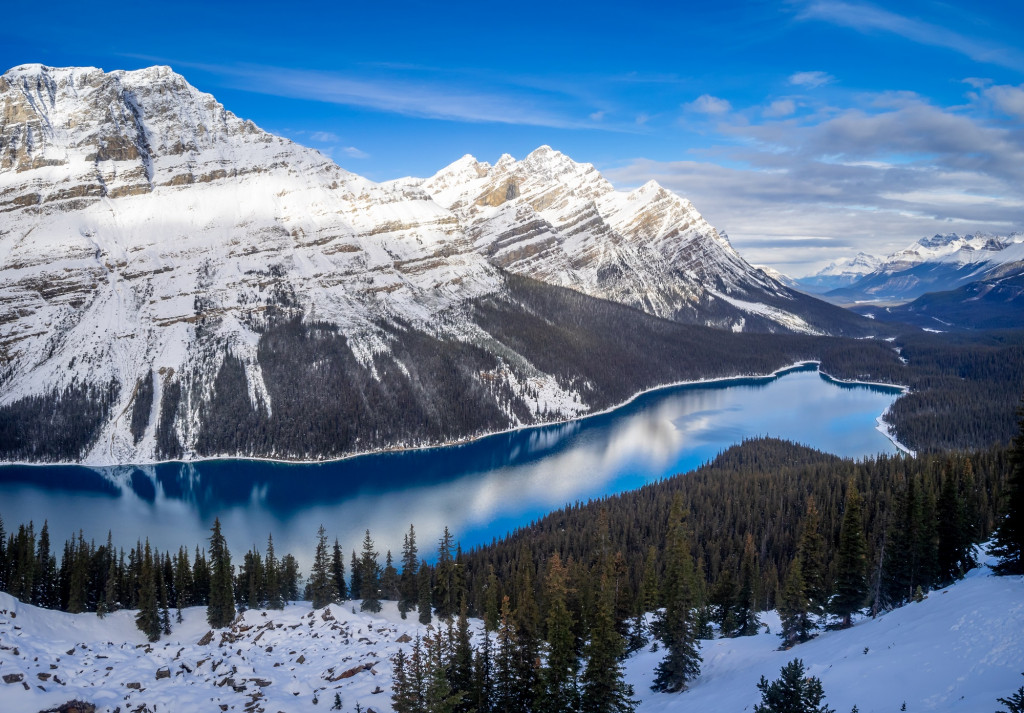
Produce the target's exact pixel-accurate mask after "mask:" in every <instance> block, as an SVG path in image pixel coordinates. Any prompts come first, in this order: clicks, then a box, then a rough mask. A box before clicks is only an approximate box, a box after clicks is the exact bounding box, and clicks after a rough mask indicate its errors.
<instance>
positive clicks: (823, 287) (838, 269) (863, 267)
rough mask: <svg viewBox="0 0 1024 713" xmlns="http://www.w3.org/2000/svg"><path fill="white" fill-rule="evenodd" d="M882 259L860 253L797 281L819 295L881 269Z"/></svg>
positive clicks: (802, 286)
mask: <svg viewBox="0 0 1024 713" xmlns="http://www.w3.org/2000/svg"><path fill="white" fill-rule="evenodd" d="M882 262H883V259H882V258H879V257H876V256H874V255H868V254H867V253H864V252H860V253H857V254H856V255H855V256H854V257H852V258H851V257H844V258H840V259H839V260H836V261H835V262H833V263H831V264H830V265H828V266H827V267H825V268H823V269H821V270H819V271H818V272H816V273H814V274H813V275H808V276H806V277H801V278H799V279H797V280H796V284H797V286H798V287H799V288H801V289H804V290H806V291H807V292H811V293H814V294H819V293H822V292H828V291H829V290H834V289H836V288H838V287H846V286H847V285H851V284H853V283H854V282H856V281H857V280H859V279H861V278H862V277H864V275H868V274H870V273H872V272H874V271H876V270H877V269H878V268H879V267H881V265H882Z"/></svg>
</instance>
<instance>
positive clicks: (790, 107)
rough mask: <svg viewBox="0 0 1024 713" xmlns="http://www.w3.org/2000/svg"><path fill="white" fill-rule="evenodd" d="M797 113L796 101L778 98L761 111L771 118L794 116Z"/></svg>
mask: <svg viewBox="0 0 1024 713" xmlns="http://www.w3.org/2000/svg"><path fill="white" fill-rule="evenodd" d="M795 113H796V102H795V101H793V100H792V99H776V100H775V101H773V102H772V103H771V104H769V105H768V106H767V107H765V109H764V111H762V112H761V114H762V115H764V116H766V117H768V118H770V119H777V118H781V117H784V116H792V115H793V114H795Z"/></svg>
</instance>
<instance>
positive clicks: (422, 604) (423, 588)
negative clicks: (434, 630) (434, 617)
mask: <svg viewBox="0 0 1024 713" xmlns="http://www.w3.org/2000/svg"><path fill="white" fill-rule="evenodd" d="M432 574H433V570H432V568H431V567H430V566H429V565H428V564H427V563H426V562H425V561H420V566H419V573H418V575H417V577H418V579H419V582H418V583H417V584H418V586H419V591H418V593H417V602H416V607H417V610H418V613H419V622H420V623H421V624H429V623H430V620H431V605H430V600H431V597H430V594H431V592H432V591H433V590H432V588H431V584H432V577H431V575H432Z"/></svg>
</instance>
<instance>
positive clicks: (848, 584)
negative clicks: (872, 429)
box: [830, 482, 868, 628]
mask: <svg viewBox="0 0 1024 713" xmlns="http://www.w3.org/2000/svg"><path fill="white" fill-rule="evenodd" d="M847 489H848V492H847V496H846V507H845V509H844V512H843V524H842V526H841V529H840V531H839V552H838V554H837V555H836V581H835V587H834V589H835V595H834V596H833V597H832V601H831V603H830V610H831V612H832V613H833V614H835V615H836V616H839V617H841V618H842V626H843V627H844V628H845V627H848V626H850V625H851V623H852V615H853V613H854V612H855V611H857V610H858V609H860V608H861V607H862V606H864V599H865V598H866V597H867V593H868V583H867V574H866V573H867V548H868V546H867V541H866V540H865V539H864V524H863V516H862V514H861V497H860V493H859V492H857V488H856V486H854V484H853V483H852V482H851V483H850V484H849V485H848V488H847Z"/></svg>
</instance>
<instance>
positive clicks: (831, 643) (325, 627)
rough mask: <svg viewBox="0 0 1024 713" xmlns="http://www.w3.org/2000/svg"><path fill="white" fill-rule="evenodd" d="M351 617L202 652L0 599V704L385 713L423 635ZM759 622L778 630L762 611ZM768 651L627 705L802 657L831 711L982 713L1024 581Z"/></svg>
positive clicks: (243, 638) (1016, 631)
mask: <svg viewBox="0 0 1024 713" xmlns="http://www.w3.org/2000/svg"><path fill="white" fill-rule="evenodd" d="M353 607H354V608H356V609H358V604H356V603H352V604H349V603H346V604H345V605H341V606H338V605H332V606H330V607H328V608H326V609H320V610H316V611H311V610H310V608H309V605H308V603H299V604H294V605H290V606H288V607H287V608H286V609H285V610H284V611H280V612H277V611H267V612H263V611H258V610H252V611H249V612H246V613H245V615H244V616H242V617H240V618H239V619H238V621H236V623H235V624H234V625H233V626H232V627H231V628H230V629H225V630H221V631H217V632H213V635H212V636H211V637H210V640H209V641H205V634H206V633H207V631H208V628H207V626H206V622H205V610H204V609H201V608H192V609H187V610H185V612H184V622H183V623H181V624H177V625H174V631H173V632H172V633H171V635H170V636H167V637H164V638H163V639H162V640H161V641H159V642H157V643H155V644H147V643H146V641H145V637H144V636H143V634H142V633H141V632H140V631H138V629H136V628H135V625H134V622H133V612H128V611H122V612H115V613H113V614H111V615H109V616H108V617H107V618H106V619H103V620H100V619H97V617H96V615H94V614H65V613H62V612H53V611H47V610H43V609H38V608H36V607H33V606H30V605H26V604H22V603H20V602H18V601H17V600H15V599H13V598H12V597H10V596H9V595H7V594H0V676H3V678H0V708H2V709H3V710H4V711H8V712H9V713H34V712H35V711H39V710H42V709H44V708H47V707H50V706H55V705H59V704H60V703H63V702H64V701H67V700H71V699H79V700H86V701H91V702H93V703H95V704H96V705H97V707H98V708H97V710H98V711H100V713H110V712H111V711H113V710H114V709H115V707H118V706H120V709H121V710H126V709H127V710H136V709H137V707H138V706H140V705H146V706H148V710H155V711H160V710H206V709H208V708H213V709H214V710H216V709H217V708H216V707H217V706H228V709H230V708H231V707H232V706H233V707H234V709H235V710H242V709H243V708H244V709H246V710H250V711H254V712H255V711H269V712H273V711H277V710H287V711H295V712H296V713H297V712H299V711H318V710H326V709H329V708H330V707H331V705H332V704H333V701H334V695H335V694H336V693H337V694H338V695H340V697H341V699H342V701H343V705H344V709H345V710H352V709H354V708H355V705H356V703H359V704H360V705H361V707H362V709H363V710H366V709H367V708H372V709H373V710H375V711H378V713H387V712H389V711H391V710H393V709H392V706H391V700H390V693H391V691H390V687H391V672H392V667H391V662H390V657H391V656H393V655H394V654H395V653H396V652H397V651H398V649H399V648H403V647H404V648H405V649H406V653H408V652H409V644H408V643H402V642H401V641H400V639H402V640H404V637H406V636H409V637H412V636H416V635H417V634H420V635H424V634H428V633H429V629H427V628H425V627H423V626H421V625H419V624H417V623H416V622H415V621H414V619H413V618H410V619H408V620H402V619H400V618H399V616H398V613H397V609H396V607H395V605H394V603H393V602H385V608H384V611H383V612H382V613H381V614H380V615H370V614H366V613H358V614H357V613H353V612H352V609H353ZM763 621H764V623H765V624H767V625H768V626H769V628H771V629H772V631H773V632H777V631H778V618H777V616H775V615H774V613H769V614H767V615H764V616H763ZM479 626H480V623H479V622H475V624H474V628H475V630H477V631H479ZM478 640H479V637H478ZM778 645H779V638H778V636H777V635H776V634H775V633H762V634H760V635H758V636H753V637H746V638H738V639H716V640H711V641H703V642H702V649H701V653H702V655H703V657H704V664H703V667H702V671H701V675H700V676H699V677H698V678H697V679H696V680H694V681H693V682H692V683H691V685H690V689H689V690H688V691H685V692H683V693H678V694H663V693H653V692H652V691H651V690H650V683H651V680H652V678H653V670H654V667H655V666H656V665H657V663H658V661H659V660H660V659H661V657H662V656H663V655H664V652H663V651H658V652H651V651H648V650H644V651H641V652H638V653H636V654H634V655H633V656H631V657H630V658H629V659H627V661H626V663H625V668H626V679H627V681H629V682H630V683H632V684H633V686H634V689H635V698H638V699H640V705H639V706H638V709H637V711H638V713H661V712H662V711H665V712H668V711H676V710H681V709H685V710H688V711H696V712H700V713H704V712H707V713H714V712H717V711H743V710H750V709H751V708H752V707H753V705H754V704H755V703H757V702H758V701H759V700H760V699H759V694H758V692H757V689H756V684H757V681H758V679H759V677H760V676H762V675H764V676H765V677H766V678H768V679H769V680H771V679H774V678H777V677H778V674H779V669H780V668H781V667H782V666H783V665H785V664H786V663H787V662H788V661H790V660H792V659H793V658H796V657H799V658H801V659H802V660H803V661H804V663H805V665H806V667H807V669H808V673H809V674H810V675H814V676H817V677H819V678H820V679H821V682H822V684H823V686H824V689H825V694H826V699H825V701H826V703H827V704H829V705H830V706H831V707H832V708H834V709H835V710H837V711H844V712H845V711H849V710H850V709H851V708H852V707H853V706H854V705H856V706H857V708H858V710H859V711H861V712H862V713H888V712H890V711H898V710H900V709H901V708H900V707H901V705H902V704H903V703H906V710H908V711H922V712H924V711H932V712H944V713H957V712H962V713H968V712H970V713H975V712H977V711H992V710H995V709H996V708H997V703H996V699H997V698H998V697H1000V696H1007V695H1009V694H1010V693H1011V692H1013V691H1015V690H1016V689H1017V687H1018V686H1019V685H1020V683H1021V680H1020V673H1021V670H1022V662H1024V578H1022V577H992V576H990V575H989V574H988V573H987V569H986V568H982V569H978V570H974V571H973V572H971V573H969V575H968V577H967V579H966V580H964V581H962V582H960V583H958V584H955V585H953V586H951V587H948V588H946V589H942V590H939V591H935V592H931V593H930V594H929V595H928V597H927V598H926V599H925V600H924V601H922V602H920V603H915V604H910V605H907V606H905V607H903V608H901V609H898V610H896V611H893V612H889V613H886V614H883V615H882V616H880V617H879V618H877V619H875V620H871V619H865V620H861V621H858V622H857V623H856V624H855V626H854V627H853V628H852V629H849V630H845V631H830V632H823V633H820V634H819V635H818V637H817V638H815V639H813V640H811V641H809V642H807V643H804V644H800V645H798V646H796V647H794V648H793V649H791V650H789V651H779V650H778ZM8 680H9V682H3V681H8ZM317 700H318V701H319V703H317V702H316V701H317Z"/></svg>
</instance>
